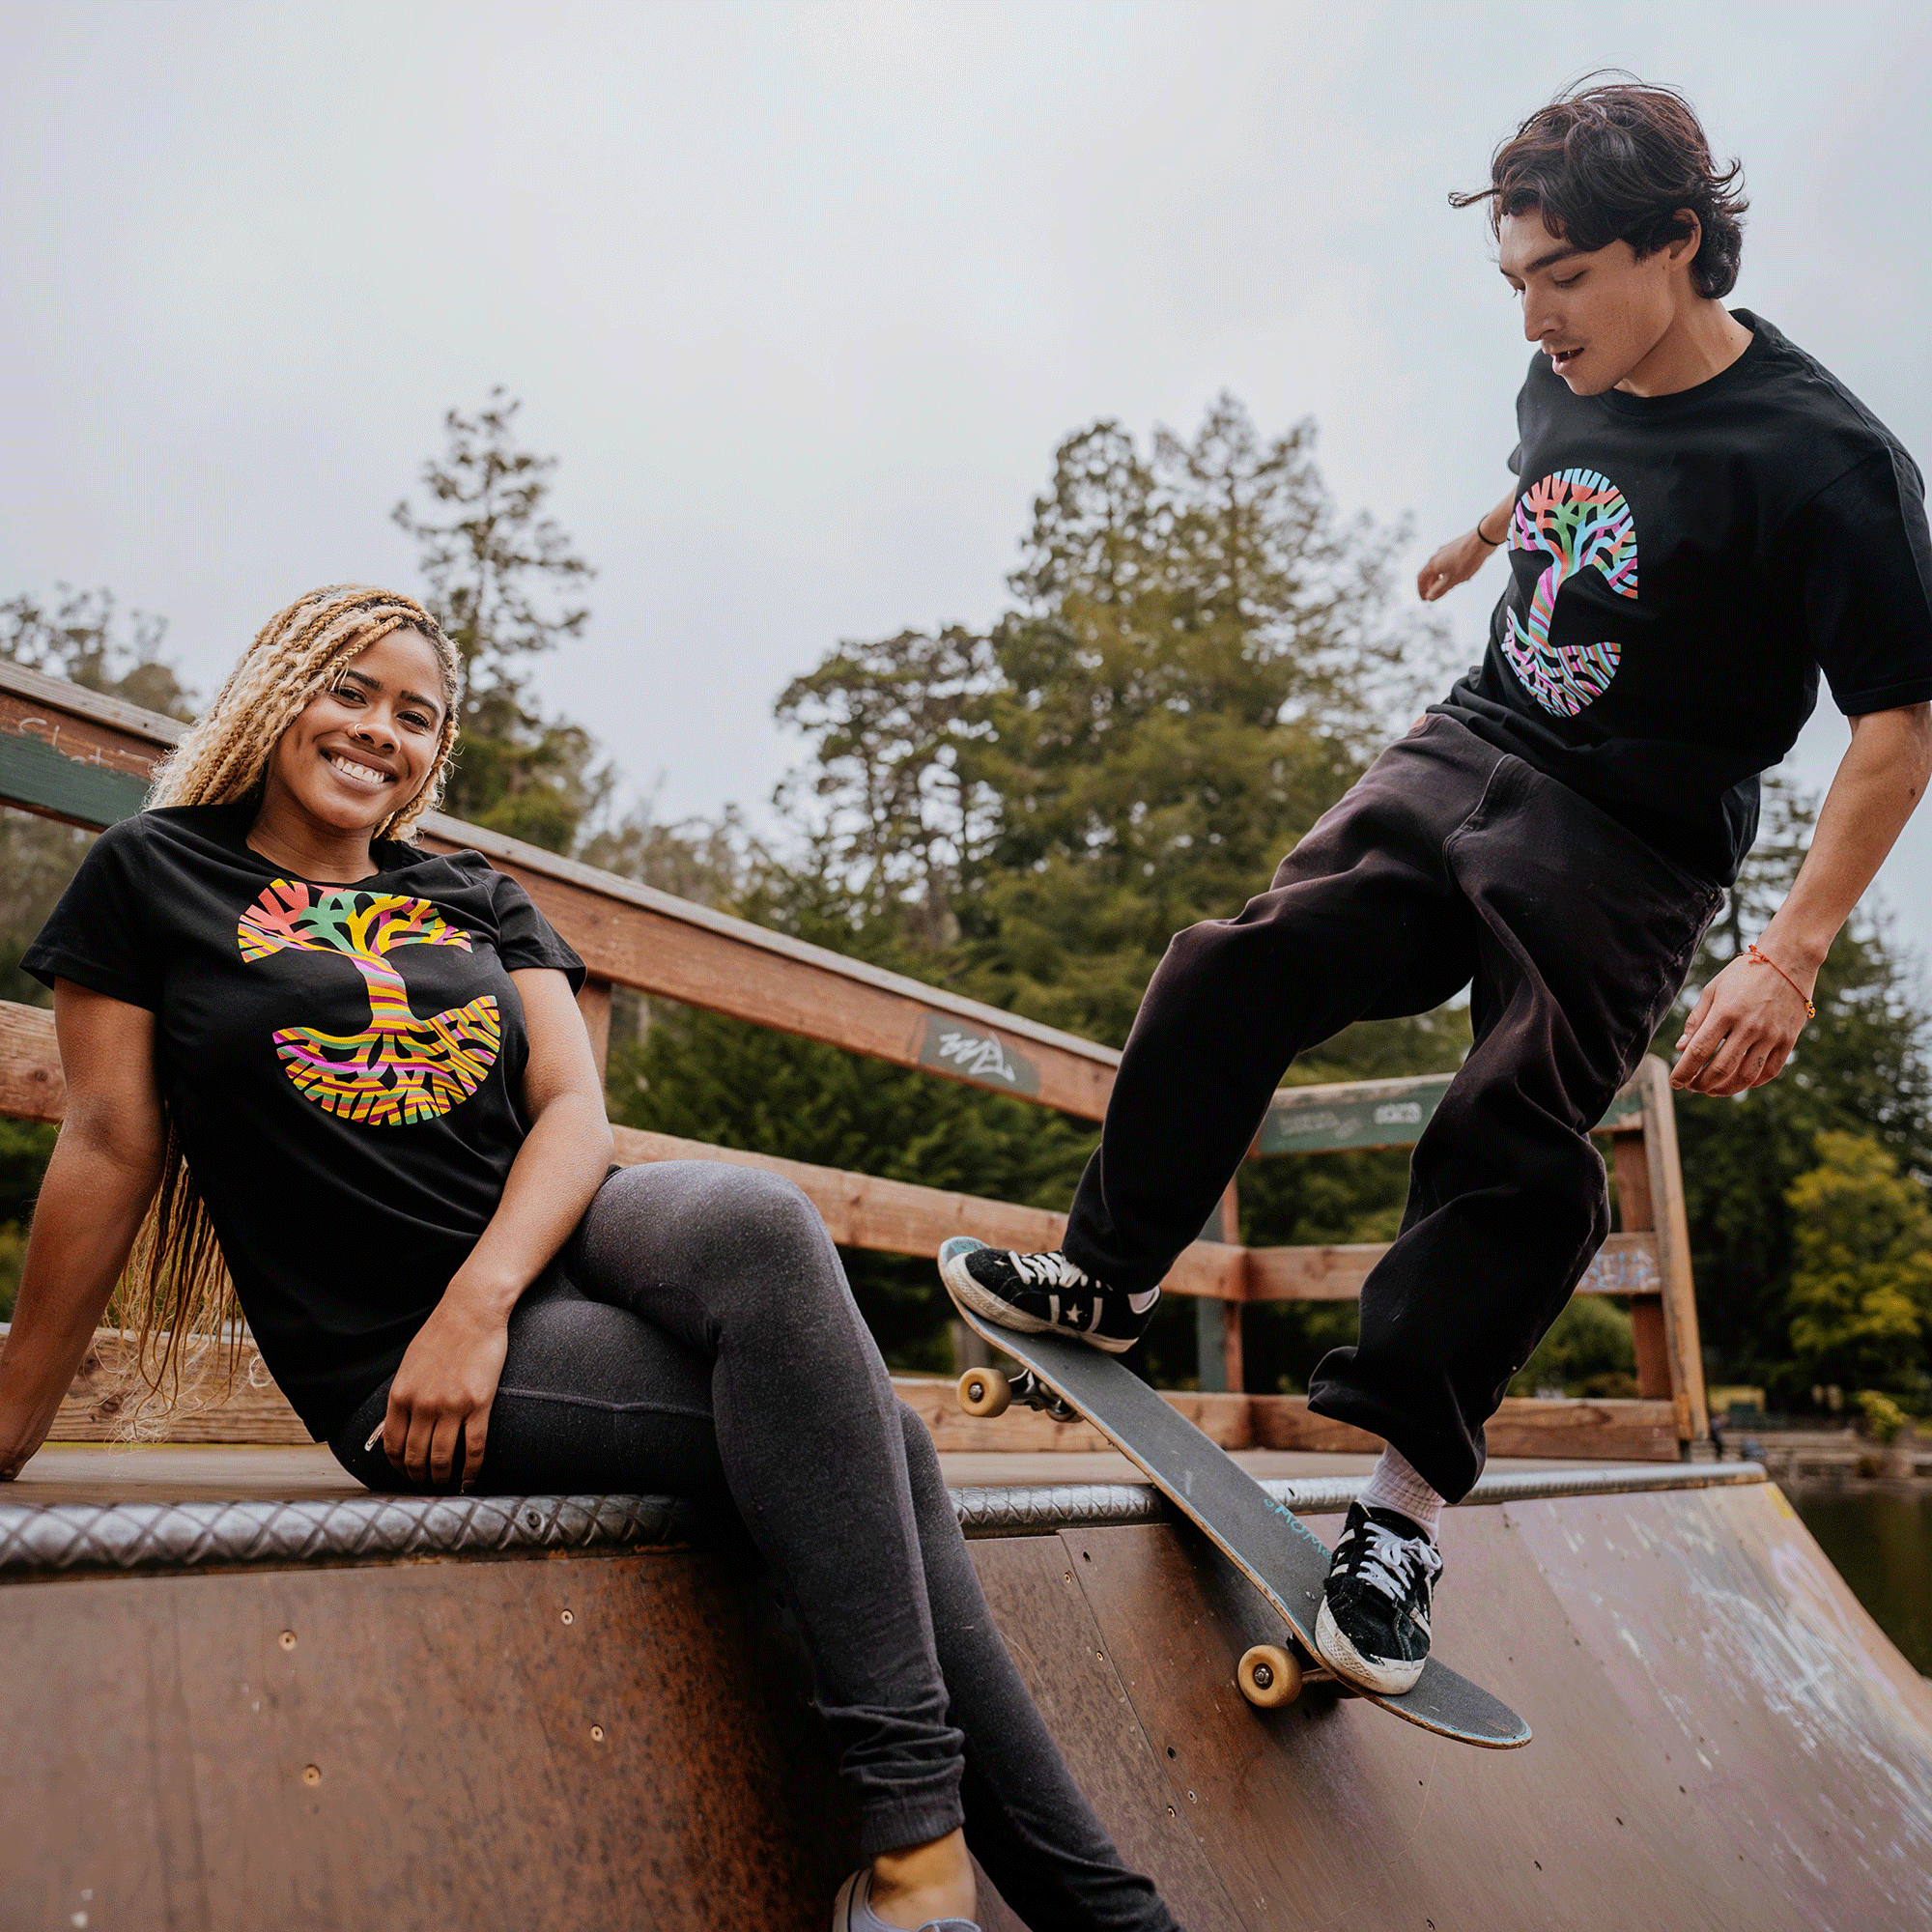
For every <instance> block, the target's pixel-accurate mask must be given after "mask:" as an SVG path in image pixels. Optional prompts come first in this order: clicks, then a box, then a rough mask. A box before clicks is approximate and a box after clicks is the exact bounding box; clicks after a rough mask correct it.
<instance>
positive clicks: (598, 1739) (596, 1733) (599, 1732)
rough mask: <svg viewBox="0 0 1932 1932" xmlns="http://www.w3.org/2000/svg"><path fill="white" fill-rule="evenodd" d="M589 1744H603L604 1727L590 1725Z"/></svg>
mask: <svg viewBox="0 0 1932 1932" xmlns="http://www.w3.org/2000/svg"><path fill="white" fill-rule="evenodd" d="M590 1742H591V1743H592V1744H593V1745H601V1744H602V1743H603V1742H604V1726H603V1725H602V1724H592V1725H591V1726H590Z"/></svg>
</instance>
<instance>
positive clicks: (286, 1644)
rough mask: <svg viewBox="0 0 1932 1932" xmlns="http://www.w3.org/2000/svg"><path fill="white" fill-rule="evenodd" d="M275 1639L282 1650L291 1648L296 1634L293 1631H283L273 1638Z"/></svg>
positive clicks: (294, 1644)
mask: <svg viewBox="0 0 1932 1932" xmlns="http://www.w3.org/2000/svg"><path fill="white" fill-rule="evenodd" d="M275 1641H276V1642H277V1643H278V1644H280V1645H281V1647H282V1648H283V1649H284V1650H293V1649H294V1648H295V1647H296V1634H295V1632H294V1631H284V1632H283V1633H282V1634H281V1635H280V1636H278V1637H277V1638H276V1639H275Z"/></svg>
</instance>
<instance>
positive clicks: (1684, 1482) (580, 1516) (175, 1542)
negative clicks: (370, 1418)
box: [0, 1463, 1768, 1580]
mask: <svg viewBox="0 0 1932 1932" xmlns="http://www.w3.org/2000/svg"><path fill="white" fill-rule="evenodd" d="M1366 1480H1367V1479H1366V1478H1365V1477H1361V1476H1314V1477H1302V1478H1297V1479H1292V1480H1282V1479H1276V1480H1272V1481H1268V1482H1264V1484H1263V1485H1262V1487H1263V1488H1264V1489H1265V1490H1266V1491H1267V1492H1268V1493H1269V1494H1270V1495H1272V1496H1274V1497H1276V1498H1277V1499H1278V1500H1280V1501H1281V1502H1284V1503H1286V1504H1287V1505H1288V1506H1289V1508H1290V1509H1292V1510H1293V1511H1294V1513H1295V1514H1296V1515H1297V1516H1320V1515H1324V1514H1329V1515H1332V1514H1334V1513H1337V1512H1339V1511H1342V1510H1346V1509H1347V1508H1348V1506H1349V1505H1350V1503H1351V1502H1352V1501H1353V1500H1354V1498H1355V1496H1356V1494H1357V1492H1359V1491H1360V1490H1361V1488H1362V1485H1363V1483H1364V1482H1365V1481H1366ZM1767 1480H1768V1478H1767V1476H1766V1473H1765V1470H1764V1468H1763V1466H1762V1465H1761V1464H1759V1463H1690V1464H1674V1465H1673V1464H1657V1463H1649V1464H1643V1463H1639V1464H1635V1465H1632V1466H1621V1465H1620V1466H1616V1467H1611V1468H1605V1469H1531V1470H1523V1471H1520V1472H1514V1471H1513V1472H1511V1473H1508V1474H1503V1475H1491V1476H1485V1477H1484V1478H1483V1479H1482V1481H1481V1482H1479V1483H1478V1484H1477V1485H1476V1487H1475V1488H1474V1489H1473V1490H1472V1491H1471V1492H1469V1494H1468V1495H1466V1496H1465V1497H1464V1498H1463V1507H1466V1506H1469V1505H1472V1504H1484V1503H1487V1504H1496V1503H1511V1502H1533V1501H1539V1500H1542V1499H1545V1498H1549V1497H1556V1496H1577V1495H1622V1494H1628V1493H1632V1492H1642V1491H1651V1490H1699V1489H1709V1488H1713V1487H1716V1486H1719V1485H1730V1484H1738V1483H1762V1482H1765V1481H1767ZM952 1501H953V1507H954V1508H955V1509H956V1510H957V1511H958V1514H959V1522H960V1526H961V1528H962V1529H964V1531H965V1532H966V1534H967V1535H968V1536H970V1537H981V1536H1050V1535H1052V1534H1054V1533H1055V1532H1056V1531H1059V1530H1063V1529H1081V1528H1100V1527H1103V1526H1111V1525H1115V1524H1122V1523H1142V1522H1162V1521H1166V1520H1169V1518H1170V1517H1171V1515H1172V1511H1171V1509H1170V1507H1169V1505H1168V1504H1167V1502H1166V1501H1165V1500H1164V1498H1163V1497H1162V1496H1161V1494H1160V1492H1159V1491H1157V1490H1155V1489H1153V1488H1152V1487H1151V1485H1148V1484H1145V1483H1053V1484H1040V1485H1022V1484H1013V1485H1009V1486H1007V1487H1004V1488H997V1489H961V1490H954V1491H953V1492H952ZM714 1523H715V1518H713V1517H712V1515H711V1513H710V1512H709V1511H707V1510H706V1509H704V1508H703V1507H702V1506H700V1505H698V1504H696V1503H693V1502H691V1501H689V1500H687V1499H685V1498H682V1497H677V1496H378V1495H370V1496H354V1497H348V1498H342V1499H337V1500H334V1501H309V1502H303V1501H294V1500H291V1501H285V1502H273V1501H244V1502H177V1503H135V1502H121V1503H50V1504H43V1505H34V1504H19V1503H5V1504H0V1580H6V1579H16V1578H20V1577H29V1576H41V1577H45V1576H63V1575H74V1574H88V1573H94V1574H99V1573H100V1572H109V1573H121V1574H129V1573H136V1572H142V1571H157V1570H167V1571H180V1570H190V1571H191V1570H211V1569H231V1568H238V1567H240V1568H246V1567H250V1566H256V1565H261V1566H269V1567H288V1566H291V1565H304V1564H360V1563H395V1562H407V1561H411V1560H412V1559H418V1558H425V1557H501V1556H528V1555H535V1554H545V1555H548V1554H550V1553H551V1552H553V1551H569V1550H581V1551H583V1552H585V1553H601V1554H606V1555H610V1554H615V1553H617V1552H618V1551H621V1550H623V1549H626V1548H629V1549H668V1548H679V1547H681V1546H688V1545H691V1544H694V1543H700V1542H704V1541H707V1540H708V1532H709V1531H710V1530H711V1528H712V1527H713V1525H714Z"/></svg>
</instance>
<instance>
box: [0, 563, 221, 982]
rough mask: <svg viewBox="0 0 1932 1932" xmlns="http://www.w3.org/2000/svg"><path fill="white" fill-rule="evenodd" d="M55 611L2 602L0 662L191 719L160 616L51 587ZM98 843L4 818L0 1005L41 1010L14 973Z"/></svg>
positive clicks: (70, 831)
mask: <svg viewBox="0 0 1932 1932" xmlns="http://www.w3.org/2000/svg"><path fill="white" fill-rule="evenodd" d="M55 591H56V597H55V601H54V602H53V603H52V604H50V605H49V604H43V603H41V602H40V601H39V600H38V599H36V598H33V597H29V596H25V595H22V596H19V597H14V598H12V599H10V600H9V601H8V602H6V603H4V604H0V659H4V660H5V661H6V662H8V663H10V664H17V665H24V666H25V667H26V668H28V669H30V670H39V671H44V672H45V673H46V674H47V675H48V676H49V677H64V678H68V679H70V680H71V682H73V683H75V684H78V685H80V686H82V687H83V688H85V689H86V690H88V691H98V692H99V693H101V694H102V695H103V696H108V697H119V698H122V699H125V700H126V701H127V702H128V703H129V704H138V705H141V706H142V707H143V708H144V709H146V710H149V711H158V712H161V713H162V714H163V715H164V716H166V717H169V718H180V719H184V720H185V719H187V718H189V717H191V716H192V715H193V714H192V712H191V711H190V710H189V707H188V693H187V692H186V691H185V690H184V689H183V687H182V683H181V680H180V679H179V678H178V677H177V676H176V674H175V672H174V669H173V668H172V667H171V666H169V665H168V664H167V663H165V662H164V661H163V660H162V658H161V656H160V648H161V641H162V639H163V638H164V637H165V636H166V633H167V623H166V620H165V619H164V618H160V617H155V616H150V615H147V614H145V613H144V612H142V611H133V612H132V613H130V614H129V615H128V617H127V618H126V619H125V620H124V619H123V618H122V616H121V615H120V613H119V611H118V610H117V607H116V604H115V599H114V593H113V592H112V591H110V590H104V589H102V590H75V589H73V588H72V587H71V585H69V584H65V583H62V584H57V585H56V586H55ZM93 842H94V835H93V834H92V833H90V832H81V831H78V830H76V829H75V828H74V827H73V826H71V825H61V824H58V823H57V822H56V821H54V820H53V819H50V818H37V817H35V816H33V815H32V814H31V813H28V812H24V811H16V810H13V809H12V808H7V809H4V810H0V999H5V1000H15V1001H18V1002H19V1003H20V1004H22V1005H24V1006H42V1007H43V1006H47V1005H49V1004H50V1003H51V1001H52V998H53V996H52V994H50V993H49V992H48V991H47V989H46V988H45V987H44V986H43V985H42V984H41V982H40V981H39V980H33V979H29V978H28V976H27V975H26V974H24V973H23V972H21V971H20V958H21V955H22V954H23V953H24V952H26V950H27V948H28V947H29V946H30V945H32V944H33V940H34V936H35V934H36V933H38V932H39V931H40V929H41V927H42V926H43V924H44V923H46V918H47V915H48V914H49V913H50V912H52V911H53V909H54V905H55V902H56V901H57V900H58V899H59V898H60V895H61V894H62V893H64V892H65V891H66V890H67V885H68V881H69V880H70V879H71V878H72V877H73V874H74V870H75V868H76V867H78V866H79V864H80V862H81V860H82V859H83V858H84V857H85V856H86V853H87V848H88V847H89V846H90V845H91V844H93Z"/></svg>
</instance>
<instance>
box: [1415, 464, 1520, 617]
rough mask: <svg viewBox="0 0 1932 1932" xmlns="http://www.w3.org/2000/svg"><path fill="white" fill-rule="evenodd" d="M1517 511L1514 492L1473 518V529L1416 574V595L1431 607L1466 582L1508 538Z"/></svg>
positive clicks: (1512, 489) (1455, 540) (1451, 543)
mask: <svg viewBox="0 0 1932 1932" xmlns="http://www.w3.org/2000/svg"><path fill="white" fill-rule="evenodd" d="M1515 508H1516V489H1515V486H1514V485H1512V486H1511V489H1510V493H1509V495H1508V496H1506V497H1504V498H1503V499H1502V501H1501V502H1499V503H1497V504H1496V505H1495V506H1494V507H1493V508H1492V509H1488V510H1485V511H1484V512H1483V514H1482V515H1481V516H1480V517H1478V518H1477V519H1476V522H1475V527H1474V528H1472V529H1467V530H1464V531H1463V534H1462V535H1461V536H1460V537H1451V538H1450V539H1449V541H1448V542H1447V543H1446V544H1444V545H1443V546H1442V548H1441V549H1440V550H1438V551H1437V552H1436V553H1435V555H1434V556H1432V557H1431V558H1430V559H1429V561H1428V562H1427V563H1425V564H1424V565H1423V566H1422V568H1421V569H1420V570H1419V571H1417V572H1416V574H1415V588H1416V594H1417V595H1418V596H1419V597H1420V598H1421V599H1422V601H1423V602H1424V603H1425V604H1434V603H1435V600H1436V599H1437V598H1438V597H1440V596H1442V595H1443V594H1444V593H1445V592H1447V591H1451V590H1454V589H1455V587H1456V586H1457V584H1459V583H1466V582H1468V581H1469V579H1470V578H1472V577H1474V576H1475V574H1476V573H1477V571H1479V570H1481V569H1482V567H1483V566H1484V564H1486V563H1488V562H1489V560H1490V558H1491V557H1492V555H1493V554H1495V552H1496V551H1497V549H1498V548H1499V547H1500V546H1501V544H1502V542H1503V539H1504V538H1505V537H1507V536H1508V535H1509V524H1510V515H1511V512H1513V511H1514V510H1515Z"/></svg>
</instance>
